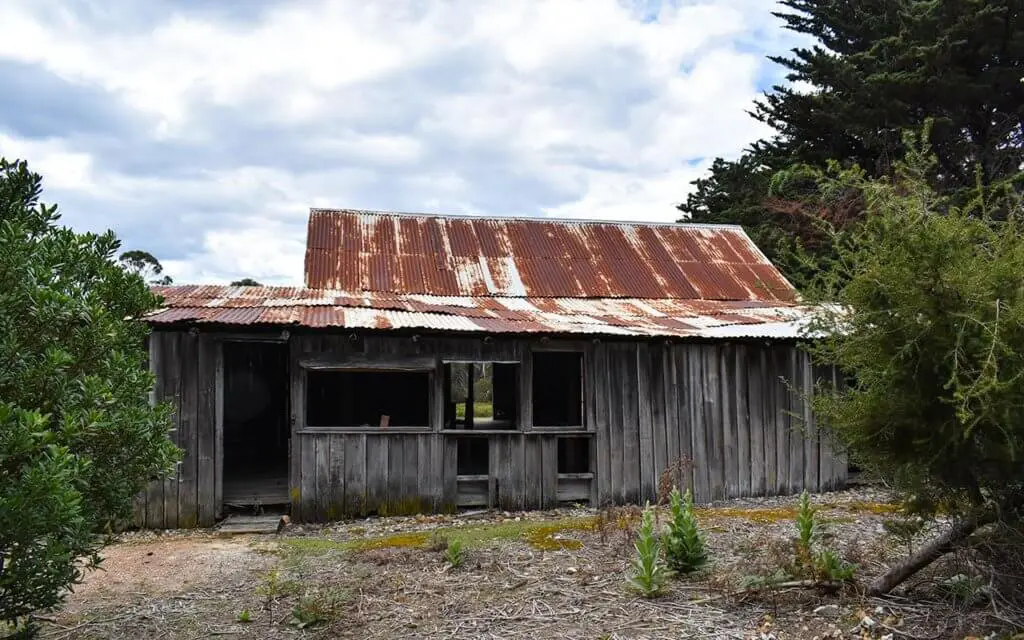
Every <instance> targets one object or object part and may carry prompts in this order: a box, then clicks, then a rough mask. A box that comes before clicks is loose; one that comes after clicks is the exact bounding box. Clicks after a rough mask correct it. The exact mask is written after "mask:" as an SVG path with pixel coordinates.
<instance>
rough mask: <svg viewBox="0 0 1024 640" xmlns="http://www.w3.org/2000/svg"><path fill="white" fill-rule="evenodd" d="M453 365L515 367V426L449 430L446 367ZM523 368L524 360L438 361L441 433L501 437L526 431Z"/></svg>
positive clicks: (443, 359)
mask: <svg viewBox="0 0 1024 640" xmlns="http://www.w3.org/2000/svg"><path fill="white" fill-rule="evenodd" d="M453 364H490V365H495V364H503V365H512V366H514V367H515V379H516V384H515V393H516V402H515V406H516V417H515V420H514V421H513V425H512V426H511V427H509V428H504V429H503V428H494V429H476V428H474V429H466V428H462V429H459V428H449V427H448V426H447V424H446V422H445V415H446V413H445V409H446V406H445V405H446V404H447V401H448V396H449V393H450V388H448V387H447V386H446V385H445V382H446V381H447V379H446V376H445V373H446V367H447V366H448V365H453ZM523 368H524V367H523V361H522V360H510V359H495V360H489V359H483V358H462V357H454V358H444V357H442V358H439V359H438V369H437V373H436V375H437V376H438V378H439V379H440V383H439V385H438V386H439V388H440V390H441V395H440V397H439V398H437V402H439V403H440V405H441V411H440V414H441V424H440V427H439V428H440V431H441V433H444V434H454V435H458V434H465V433H473V434H477V435H484V434H493V435H500V434H507V433H522V432H523V431H525V429H524V424H525V423H524V418H525V416H524V413H523V411H524V407H523V389H522V380H523ZM492 371H493V369H492ZM491 375H492V380H491V385H492V393H493V384H494V380H493V373H492V374H491Z"/></svg>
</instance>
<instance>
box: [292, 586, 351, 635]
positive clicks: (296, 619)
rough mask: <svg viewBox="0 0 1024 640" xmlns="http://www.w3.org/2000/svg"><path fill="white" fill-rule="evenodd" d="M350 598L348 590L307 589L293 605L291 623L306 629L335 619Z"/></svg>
mask: <svg viewBox="0 0 1024 640" xmlns="http://www.w3.org/2000/svg"><path fill="white" fill-rule="evenodd" d="M348 599H349V595H348V592H347V591H343V590H340V589H321V590H314V591H307V592H306V593H305V594H304V595H303V596H302V597H301V598H299V601H298V602H296V603H295V606H293V607H292V617H291V623H292V624H293V625H295V626H296V627H298V628H299V629H305V628H306V627H311V626H313V625H315V624H319V623H321V622H329V621H331V620H334V619H336V618H337V617H338V616H339V615H340V613H341V609H342V607H343V606H344V605H345V603H347V602H348Z"/></svg>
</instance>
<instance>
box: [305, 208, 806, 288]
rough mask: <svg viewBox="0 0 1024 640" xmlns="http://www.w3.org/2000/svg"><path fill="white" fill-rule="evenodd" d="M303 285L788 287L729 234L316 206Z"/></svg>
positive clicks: (735, 231)
mask: <svg viewBox="0 0 1024 640" xmlns="http://www.w3.org/2000/svg"><path fill="white" fill-rule="evenodd" d="M305 271H306V285H307V286H308V287H311V288H314V289H337V290H344V291H350V292H376V293H395V294H429V295H436V296H468V297H487V296H499V297H551V298H588V299H595V298H597V299H603V298H639V299H675V300H713V301H755V302H758V303H779V302H783V303H787V302H791V301H793V300H794V299H795V297H796V292H795V291H794V289H793V287H792V285H790V283H789V282H787V281H786V279H785V278H784V277H783V276H782V274H781V273H779V271H778V270H777V269H776V268H775V267H774V266H773V265H772V264H771V263H770V262H769V261H768V259H767V258H765V256H764V254H762V253H761V251H760V250H758V248H757V247H756V246H755V245H754V243H753V242H751V240H750V238H749V237H747V235H746V233H744V231H743V229H741V228H740V227H735V226H715V225H684V224H627V223H616V222H599V221H575V220H551V219H544V218H475V217H444V216H430V215H412V214H396V213H384V212H371V211H353V210H324V209H313V210H312V211H311V212H310V216H309V228H308V236H307V246H306V265H305Z"/></svg>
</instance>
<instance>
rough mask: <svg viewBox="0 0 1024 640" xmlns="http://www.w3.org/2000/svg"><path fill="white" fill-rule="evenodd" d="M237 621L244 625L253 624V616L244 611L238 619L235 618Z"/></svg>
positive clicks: (239, 614) (239, 613)
mask: <svg viewBox="0 0 1024 640" xmlns="http://www.w3.org/2000/svg"><path fill="white" fill-rule="evenodd" d="M235 619H236V621H238V622H240V623H242V624H248V623H250V622H252V614H251V613H249V610H248V609H242V610H241V611H239V612H238V617H237V618H235Z"/></svg>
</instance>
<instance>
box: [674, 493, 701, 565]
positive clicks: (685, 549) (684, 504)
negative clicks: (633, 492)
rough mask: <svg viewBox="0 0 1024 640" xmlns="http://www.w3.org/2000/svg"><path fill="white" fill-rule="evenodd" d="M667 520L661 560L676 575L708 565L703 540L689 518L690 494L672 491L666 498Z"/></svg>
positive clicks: (690, 508) (690, 511)
mask: <svg viewBox="0 0 1024 640" xmlns="http://www.w3.org/2000/svg"><path fill="white" fill-rule="evenodd" d="M669 508H670V512H671V519H670V520H669V522H668V524H667V525H666V527H665V559H666V561H667V562H668V566H669V568H670V569H672V570H673V571H675V572H677V573H693V572H694V571H697V570H698V569H701V568H703V567H704V565H706V564H707V562H708V553H707V549H706V547H705V544H704V537H703V536H702V535H701V533H700V530H699V529H698V528H697V517H696V516H694V514H693V495H692V494H691V493H690V490H689V489H687V490H686V494H680V493H679V489H678V488H674V489H672V493H671V495H670V496H669Z"/></svg>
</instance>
